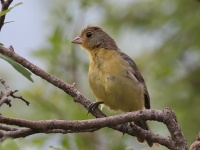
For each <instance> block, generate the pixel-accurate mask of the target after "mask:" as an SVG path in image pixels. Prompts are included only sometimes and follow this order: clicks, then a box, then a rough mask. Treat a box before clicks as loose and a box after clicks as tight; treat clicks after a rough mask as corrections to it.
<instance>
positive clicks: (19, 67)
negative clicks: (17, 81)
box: [0, 55, 33, 82]
mask: <svg viewBox="0 0 200 150" xmlns="http://www.w3.org/2000/svg"><path fill="white" fill-rule="evenodd" d="M0 58H2V59H4V60H5V61H7V62H8V63H9V64H11V65H12V66H13V67H14V68H15V69H16V70H17V71H18V72H19V73H21V74H22V75H23V76H24V77H26V78H27V79H28V80H29V81H31V82H33V79H32V78H31V73H30V72H29V71H28V70H26V69H25V68H24V67H22V66H21V65H19V64H18V63H16V62H15V61H13V60H12V59H10V58H8V57H6V56H3V55H0Z"/></svg>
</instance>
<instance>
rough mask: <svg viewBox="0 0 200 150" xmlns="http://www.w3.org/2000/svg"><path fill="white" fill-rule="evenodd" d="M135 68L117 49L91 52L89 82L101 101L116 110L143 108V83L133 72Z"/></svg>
mask: <svg viewBox="0 0 200 150" xmlns="http://www.w3.org/2000/svg"><path fill="white" fill-rule="evenodd" d="M131 69H132V68H131V66H130V65H129V64H128V62H126V61H125V60H124V59H123V58H121V56H120V55H118V53H117V51H115V50H105V49H100V50H98V51H96V52H95V51H94V52H93V53H91V52H90V67H89V84H90V87H91V89H92V91H93V93H94V95H95V96H96V99H97V101H102V102H104V104H105V105H106V106H108V107H109V108H110V109H113V110H122V111H135V110H141V109H143V107H144V96H143V95H144V90H143V85H142V84H141V83H139V82H138V80H137V79H136V78H135V77H134V75H132V73H131Z"/></svg>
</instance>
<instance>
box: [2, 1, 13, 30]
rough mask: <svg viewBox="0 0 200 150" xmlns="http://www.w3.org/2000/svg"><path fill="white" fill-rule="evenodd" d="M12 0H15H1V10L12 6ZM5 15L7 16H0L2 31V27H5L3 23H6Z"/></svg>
mask: <svg viewBox="0 0 200 150" xmlns="http://www.w3.org/2000/svg"><path fill="white" fill-rule="evenodd" d="M12 1H13V0H6V1H4V0H1V5H2V7H1V12H3V11H5V10H7V9H8V7H9V6H10V4H11V3H12ZM5 17H6V14H5V15H3V16H0V31H1V29H2V27H3V25H4V21H5Z"/></svg>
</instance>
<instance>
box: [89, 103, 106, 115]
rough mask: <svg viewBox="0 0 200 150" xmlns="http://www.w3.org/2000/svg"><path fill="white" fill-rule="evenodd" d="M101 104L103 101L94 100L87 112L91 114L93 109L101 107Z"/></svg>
mask: <svg viewBox="0 0 200 150" xmlns="http://www.w3.org/2000/svg"><path fill="white" fill-rule="evenodd" d="M100 104H103V102H93V103H91V104H90V105H89V106H88V112H87V114H89V113H90V112H91V111H93V110H95V109H97V108H98V107H99V105H100Z"/></svg>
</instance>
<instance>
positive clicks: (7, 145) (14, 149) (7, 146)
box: [0, 139, 19, 150]
mask: <svg viewBox="0 0 200 150" xmlns="http://www.w3.org/2000/svg"><path fill="white" fill-rule="evenodd" d="M0 149H1V150H19V147H18V146H17V144H16V142H15V141H14V140H12V139H6V140H5V141H4V142H3V143H1V144H0Z"/></svg>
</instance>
